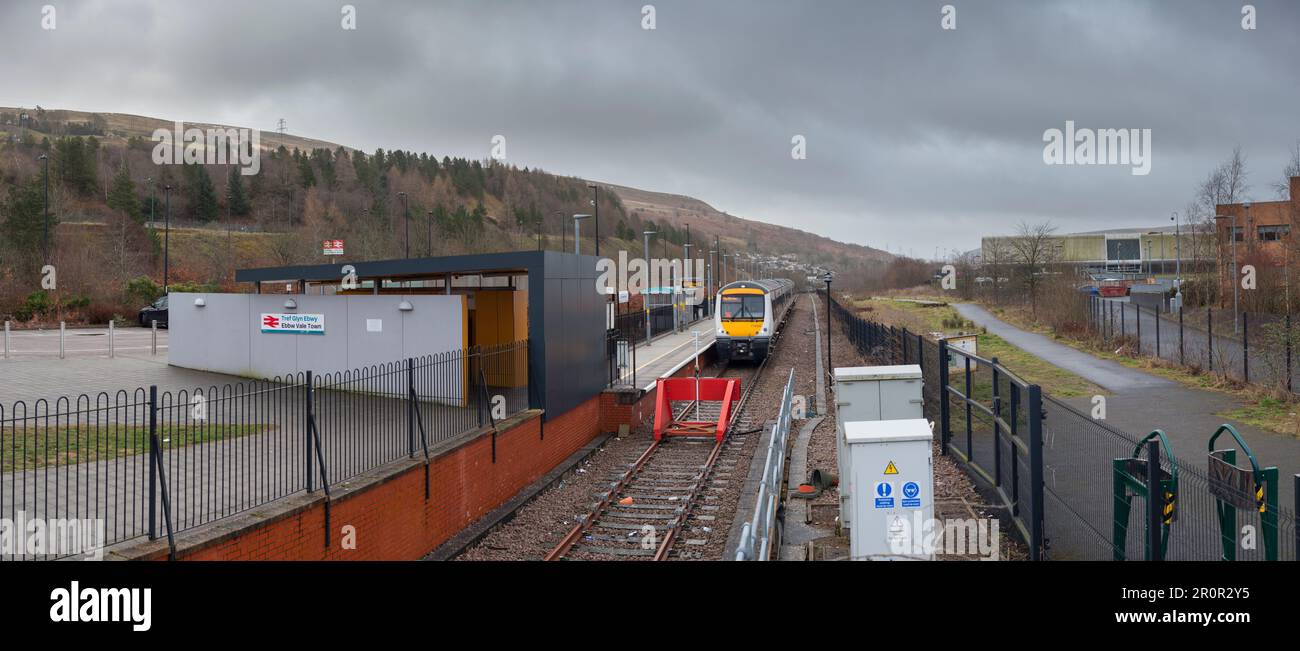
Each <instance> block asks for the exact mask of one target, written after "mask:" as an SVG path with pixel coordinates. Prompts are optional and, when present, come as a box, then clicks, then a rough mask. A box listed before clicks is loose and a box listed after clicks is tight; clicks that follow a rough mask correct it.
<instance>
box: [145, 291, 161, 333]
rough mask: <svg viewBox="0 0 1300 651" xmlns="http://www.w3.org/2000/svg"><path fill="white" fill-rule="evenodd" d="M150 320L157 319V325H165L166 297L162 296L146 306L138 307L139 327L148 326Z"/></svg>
mask: <svg viewBox="0 0 1300 651" xmlns="http://www.w3.org/2000/svg"><path fill="white" fill-rule="evenodd" d="M150 321H157V322H158V327H160V328H166V327H167V297H166V296H164V297H162V298H160V299H158V300H156V301H154V302H153V303H150V304H149V305H148V306H147V307H143V308H140V327H141V328H148V327H149V322H150Z"/></svg>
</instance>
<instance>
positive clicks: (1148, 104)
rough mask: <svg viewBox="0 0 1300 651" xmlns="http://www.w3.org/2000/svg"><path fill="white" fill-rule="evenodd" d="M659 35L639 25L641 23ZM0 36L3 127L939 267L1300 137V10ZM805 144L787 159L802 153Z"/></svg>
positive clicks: (83, 30)
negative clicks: (541, 179) (430, 167)
mask: <svg viewBox="0 0 1300 651" xmlns="http://www.w3.org/2000/svg"><path fill="white" fill-rule="evenodd" d="M647 2H649V3H651V4H654V5H655V7H656V9H657V23H658V25H657V29H656V30H654V31H645V30H642V29H641V27H640V21H641V6H642V5H643V4H646V3H647ZM54 4H55V5H56V7H57V8H58V11H59V29H58V30H56V31H55V32H53V33H51V32H43V31H41V30H40V29H39V5H30V4H26V3H24V4H21V5H19V4H17V3H14V4H12V5H6V6H5V7H4V8H3V14H0V15H2V16H3V18H2V19H0V79H3V80H4V81H3V84H0V104H4V105H15V104H21V105H27V106H30V105H32V104H37V103H39V104H42V105H43V106H51V107H60V108H77V109H85V110H98V111H118V112H130V113H140V114H146V115H154V116H158V117H163V118H172V119H187V120H193V121H209V122H226V123H234V124H240V125H246V126H253V127H258V128H263V129H270V128H273V126H274V124H275V121H276V120H277V119H278V118H280V117H284V118H286V119H287V120H288V122H289V128H290V130H291V131H293V132H294V133H298V134H302V135H306V136H311V137H316V138H321V139H325V140H332V141H336V142H340V143H343V144H347V145H351V146H356V147H361V148H364V149H367V150H371V149H374V148H375V147H385V148H394V147H400V148H405V149H415V150H422V151H428V152H430V153H433V154H437V155H444V154H449V155H465V156H473V157H484V156H486V155H487V151H488V147H489V139H490V138H491V137H492V136H493V135H495V134H503V135H506V136H507V139H508V142H509V154H510V157H511V160H512V162H514V163H516V164H519V165H527V166H530V167H542V168H545V169H548V170H551V171H554V172H557V173H562V174H575V175H581V176H586V177H589V178H596V179H600V180H605V181H609V182H614V183H620V184H625V185H633V186H638V187H644V188H647V189H652V190H661V191H666V192H675V193H682V194H690V195H693V196H696V197H698V198H701V199H703V200H706V201H709V202H711V203H713V204H714V205H715V206H717V207H719V208H720V209H724V210H728V211H730V212H732V213H734V214H739V215H743V216H746V217H751V218H757V219H762V220H764V221H770V222H775V223H783V224H789V225H794V226H798V227H800V228H805V229H808V230H814V231H817V232H820V233H823V234H825V235H829V236H831V237H835V238H837V239H843V240H849V241H855V242H860V243H864V244H868V245H872V246H878V247H883V246H884V245H885V244H886V243H889V244H892V245H893V248H894V249H895V250H899V249H900V248H901V249H902V250H907V249H912V250H914V251H915V253H917V254H922V255H930V254H932V253H933V249H934V247H935V246H939V247H942V248H943V249H948V248H960V249H965V248H972V247H974V246H976V245H977V244H978V240H979V237H980V236H981V235H983V234H988V233H1000V232H1007V231H1009V230H1010V229H1011V228H1012V227H1013V225H1014V224H1015V222H1017V221H1019V220H1022V219H1025V220H1040V219H1052V220H1053V221H1055V222H1056V223H1057V224H1058V225H1059V226H1060V227H1061V228H1062V229H1063V230H1094V229H1097V228H1104V227H1109V226H1114V227H1120V226H1142V225H1154V224H1157V223H1163V220H1166V219H1168V214H1169V212H1170V211H1172V210H1176V209H1181V207H1182V206H1183V204H1184V203H1185V202H1186V201H1187V199H1188V198H1189V197H1190V195H1191V192H1192V188H1193V186H1194V185H1195V183H1196V182H1197V181H1198V180H1199V179H1200V178H1201V177H1202V176H1203V175H1204V174H1205V173H1206V172H1207V171H1208V170H1209V168H1210V167H1212V166H1213V165H1214V164H1216V163H1217V162H1218V161H1219V160H1220V159H1221V158H1222V157H1224V156H1225V155H1227V154H1228V153H1229V152H1230V150H1231V149H1232V147H1233V146H1234V145H1237V144H1240V145H1242V146H1243V147H1244V148H1245V149H1246V151H1247V153H1248V155H1249V156H1250V162H1251V169H1252V172H1253V177H1252V182H1253V185H1254V186H1255V192H1256V194H1258V195H1259V198H1267V197H1268V191H1267V189H1266V188H1267V186H1268V185H1269V184H1270V183H1271V182H1272V181H1273V180H1274V178H1275V177H1276V176H1277V175H1278V174H1279V171H1280V170H1281V167H1282V164H1283V162H1284V158H1285V156H1286V150H1287V147H1288V145H1289V143H1291V142H1293V141H1294V139H1295V138H1297V137H1300V121H1298V120H1297V119H1296V116H1297V112H1296V107H1297V106H1300V101H1297V100H1300V84H1298V83H1296V82H1297V81H1298V79H1297V77H1298V75H1297V72H1296V68H1295V61H1296V60H1297V56H1296V55H1297V53H1298V51H1300V43H1298V42H1297V40H1296V39H1295V34H1296V33H1297V28H1298V27H1300V6H1297V5H1295V4H1294V3H1287V2H1265V1H1259V2H1254V3H1253V4H1255V5H1256V7H1258V11H1259V29H1258V30H1256V31H1254V32H1244V31H1243V30H1241V29H1240V24H1239V23H1240V5H1239V4H1237V3H1223V2H1209V1H1206V2H1178V1H1174V0H1168V1H1165V2H1151V3H1142V4H1138V3H1129V2H1096V1H1093V2H1090V1H1086V0H1080V1H1078V2H1066V1H1058V2H1007V1H995V0H983V1H976V0H962V1H959V2H952V4H954V5H956V7H957V11H958V29H957V30H956V31H955V32H943V31H941V30H940V29H939V7H940V6H941V4H943V3H927V2H906V1H898V2H864V1H852V0H846V1H831V0H818V1H807V2H772V1H762V2H759V1H753V0H696V1H693V2H691V1H659V2H655V1H654V0H635V1H631V2H628V1H622V0H618V1H608V0H590V1H582V2H579V1H557V2H527V1H519V2H507V1H504V0H482V1H479V2H414V1H412V2H391V1H390V2H368V1H355V2H352V3H351V4H353V5H355V6H356V8H357V12H358V29H357V30H356V31H355V32H344V31H343V30H341V29H340V28H339V19H340V14H339V8H340V7H341V6H342V4H344V3H341V2H340V3H326V2H314V1H310V0H289V1H280V2H273V3H267V2H252V1H243V0H240V1H235V2H167V1H165V0H158V1H155V2H143V1H142V2H111V3H110V2H97V1H90V0H86V1H69V2H61V3H54ZM1066 120H1075V121H1076V123H1077V124H1079V125H1080V126H1089V127H1114V128H1120V127H1133V128H1150V129H1152V134H1153V144H1154V164H1153V168H1152V172H1151V174H1150V175H1149V176H1146V177H1134V176H1131V175H1130V174H1129V173H1128V170H1127V168H1112V167H1048V166H1045V165H1043V163H1042V158H1041V156H1042V140H1041V139H1042V134H1043V130H1044V129H1048V128H1060V127H1062V126H1063V125H1064V122H1065V121H1066ZM794 134H803V135H805V136H807V138H808V159H807V160H804V161H794V160H791V158H790V156H789V151H790V138H791V136H792V135H794Z"/></svg>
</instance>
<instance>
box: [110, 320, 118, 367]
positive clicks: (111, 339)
mask: <svg viewBox="0 0 1300 651" xmlns="http://www.w3.org/2000/svg"><path fill="white" fill-rule="evenodd" d="M113 334H114V330H113V320H112V319H109V321H108V358H109V359H112V358H114V357H116V356H117V354H116V350H115V346H114V343H115V342H114V340H113Z"/></svg>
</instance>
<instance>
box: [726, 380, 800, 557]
mask: <svg viewBox="0 0 1300 651" xmlns="http://www.w3.org/2000/svg"><path fill="white" fill-rule="evenodd" d="M793 396H794V369H793V368H792V369H790V379H789V380H787V381H786V383H785V390H784V391H783V392H782V393H781V409H780V411H778V412H777V416H776V424H775V425H773V428H772V438H771V440H769V441H768V445H767V458H766V460H764V462H763V480H762V482H761V483H760V484H759V486H758V497H757V498H756V499H755V500H754V517H753V519H752V520H750V521H749V522H746V523H745V525H744V527H743V528H742V529H741V531H740V544H739V545H738V546H737V547H736V560H738V561H766V560H770V556H771V548H772V539H773V538H774V537H775V535H776V513H777V510H778V508H779V507H780V505H781V495H782V488H781V482H782V480H783V479H784V474H785V473H784V472H783V469H784V468H785V454H786V449H787V448H788V447H789V440H790V419H791V409H792V407H791V403H792V401H793Z"/></svg>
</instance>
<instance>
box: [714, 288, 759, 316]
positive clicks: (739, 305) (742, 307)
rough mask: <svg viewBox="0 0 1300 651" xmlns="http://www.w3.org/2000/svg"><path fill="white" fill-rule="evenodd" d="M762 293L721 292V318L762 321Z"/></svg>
mask: <svg viewBox="0 0 1300 651" xmlns="http://www.w3.org/2000/svg"><path fill="white" fill-rule="evenodd" d="M763 312H764V309H763V295H762V294H723V295H722V320H724V321H750V320H755V321H762V320H763Z"/></svg>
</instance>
